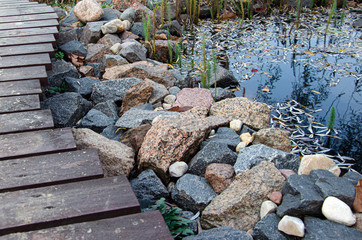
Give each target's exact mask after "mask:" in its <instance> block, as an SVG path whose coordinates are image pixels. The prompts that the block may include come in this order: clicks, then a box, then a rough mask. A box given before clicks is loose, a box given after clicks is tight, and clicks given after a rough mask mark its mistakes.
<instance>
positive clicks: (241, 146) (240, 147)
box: [235, 142, 248, 153]
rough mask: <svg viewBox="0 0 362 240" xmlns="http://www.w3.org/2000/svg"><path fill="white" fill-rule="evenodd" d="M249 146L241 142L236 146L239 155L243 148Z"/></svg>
mask: <svg viewBox="0 0 362 240" xmlns="http://www.w3.org/2000/svg"><path fill="white" fill-rule="evenodd" d="M247 145H248V144H247V143H246V142H240V143H239V144H238V145H236V149H235V150H236V153H239V152H240V150H241V149H242V148H245V147H246V146H247Z"/></svg>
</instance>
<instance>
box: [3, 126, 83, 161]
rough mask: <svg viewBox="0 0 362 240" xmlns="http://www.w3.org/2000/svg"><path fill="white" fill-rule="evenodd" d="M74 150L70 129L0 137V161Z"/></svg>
mask: <svg viewBox="0 0 362 240" xmlns="http://www.w3.org/2000/svg"><path fill="white" fill-rule="evenodd" d="M75 149H76V146H75V142H74V138H73V134H72V131H71V130H70V128H64V129H59V128H58V129H51V130H39V131H34V132H24V133H11V134H5V135H0V160H5V159H11V158H19V157H26V156H35V155H39V154H46V153H54V152H64V151H70V150H75Z"/></svg>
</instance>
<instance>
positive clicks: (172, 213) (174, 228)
mask: <svg viewBox="0 0 362 240" xmlns="http://www.w3.org/2000/svg"><path fill="white" fill-rule="evenodd" d="M152 209H153V210H159V211H160V212H161V214H162V216H163V219H164V220H165V222H166V224H167V226H168V228H169V230H170V232H171V235H172V237H174V238H175V239H182V238H183V237H186V236H190V235H194V233H193V231H192V230H191V229H190V227H189V226H188V224H189V223H191V222H192V221H191V220H190V219H187V218H184V217H181V216H180V213H181V211H182V210H181V209H180V208H178V207H169V206H167V205H166V203H165V198H161V199H160V200H158V201H157V202H156V204H155V205H154V206H153V207H152Z"/></svg>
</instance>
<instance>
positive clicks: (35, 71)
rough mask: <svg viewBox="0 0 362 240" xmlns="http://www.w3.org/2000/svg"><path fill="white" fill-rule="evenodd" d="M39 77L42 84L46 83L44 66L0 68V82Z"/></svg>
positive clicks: (46, 77)
mask: <svg viewBox="0 0 362 240" xmlns="http://www.w3.org/2000/svg"><path fill="white" fill-rule="evenodd" d="M24 79H39V80H40V83H41V84H42V85H47V84H48V76H47V72H46V69H45V67H44V66H36V67H22V68H7V69H0V82H9V81H19V80H24Z"/></svg>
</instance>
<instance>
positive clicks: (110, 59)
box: [103, 54, 128, 68]
mask: <svg viewBox="0 0 362 240" xmlns="http://www.w3.org/2000/svg"><path fill="white" fill-rule="evenodd" d="M124 64H128V62H127V60H126V59H125V58H123V57H121V56H119V55H111V54H106V55H104V56H103V66H104V67H105V68H106V67H114V66H120V65H124Z"/></svg>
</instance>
